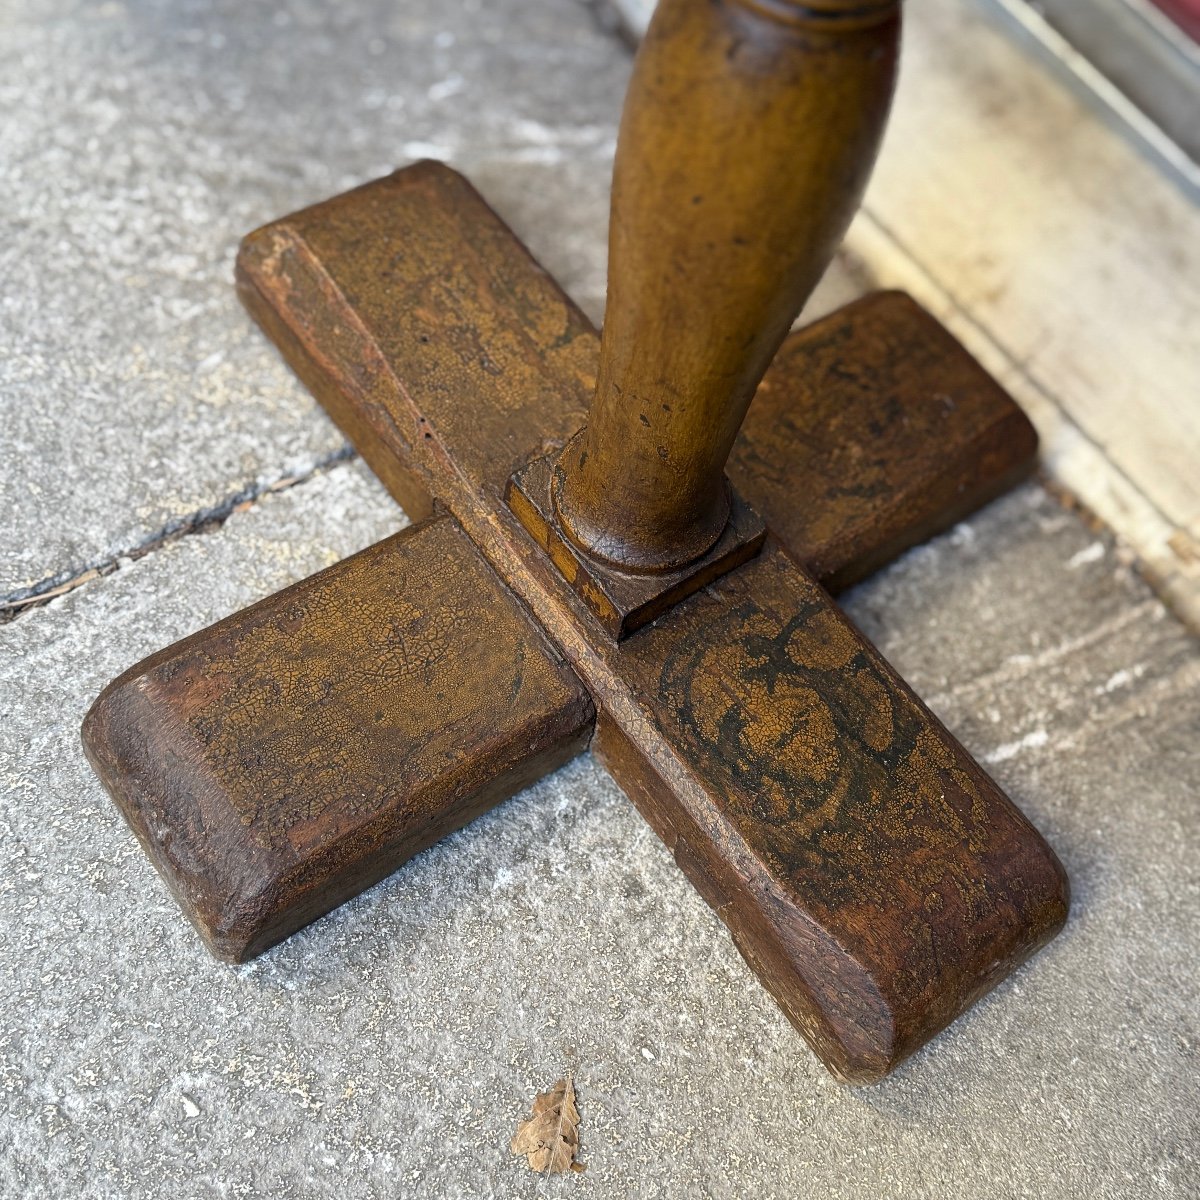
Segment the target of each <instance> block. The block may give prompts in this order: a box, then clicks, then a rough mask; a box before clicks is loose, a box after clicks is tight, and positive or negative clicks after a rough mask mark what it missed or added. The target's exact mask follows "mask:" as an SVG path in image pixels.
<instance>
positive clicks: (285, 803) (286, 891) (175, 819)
mask: <svg viewBox="0 0 1200 1200" xmlns="http://www.w3.org/2000/svg"><path fill="white" fill-rule="evenodd" d="M591 725H592V705H591V701H590V699H589V697H588V694H587V692H586V691H585V690H584V689H583V688H582V687H581V685H580V683H579V681H578V679H577V678H576V677H575V675H574V674H573V673H572V672H571V670H570V669H569V668H568V667H567V666H566V665H564V663H563V662H562V660H561V658H560V657H559V656H558V655H557V654H556V653H555V652H554V650H553V648H552V647H551V646H550V645H549V643H547V641H546V639H545V638H544V636H543V635H542V633H541V631H540V630H539V629H538V628H537V626H536V625H534V624H533V622H532V621H530V620H529V618H528V616H527V615H526V614H525V612H524V610H523V609H522V608H521V606H520V605H519V604H518V603H517V601H516V600H515V599H514V598H513V596H512V595H511V594H510V593H509V592H508V591H507V590H506V589H505V588H504V587H503V585H502V584H501V583H500V581H499V580H498V579H497V578H496V577H495V575H494V574H493V573H492V571H491V570H490V569H489V568H488V566H487V564H486V563H485V562H484V561H483V559H482V558H481V557H480V556H479V554H478V552H477V551H476V550H475V548H474V546H473V545H472V544H471V541H470V539H469V538H467V537H466V536H465V535H464V534H463V532H462V530H461V529H460V528H459V526H458V525H457V523H456V522H455V521H454V520H453V519H452V518H450V517H445V516H443V517H439V518H435V519H433V520H430V521H427V522H425V523H423V524H421V525H418V526H412V527H410V528H408V529H405V530H403V531H402V532H400V533H398V534H396V535H395V536H394V537H391V538H389V539H387V540H386V541H382V542H379V543H377V544H376V545H374V546H371V547H369V548H368V549H366V550H364V551H362V552H361V553H360V554H356V555H354V556H353V557H351V558H348V559H344V560H343V561H342V562H340V563H338V564H337V565H335V566H333V567H330V568H329V569H328V570H326V571H322V572H320V573H319V574H317V575H313V576H311V577H310V578H308V579H305V580H303V581H302V582H300V583H298V584H296V585H294V586H293V587H290V588H287V589H285V590H284V591H282V592H278V593H276V594H275V595H273V596H270V597H268V598H267V599H266V600H263V601H261V602H260V603H259V604H256V605H253V606H252V607H250V608H247V609H244V610H242V611H241V612H239V613H235V614H234V615H233V616H231V617H228V618H226V619H225V620H224V621H220V622H218V623H217V624H216V625H213V626H211V627H210V628H208V629H205V630H202V631H201V632H199V633H196V634H194V635H193V636H192V637H190V638H187V639H185V640H184V641H182V642H179V643H177V644H176V645H174V646H171V647H168V648H167V649H165V650H162V651H159V652H158V653H157V654H154V655H152V656H151V657H150V658H148V659H146V660H145V661H144V662H141V663H139V664H138V665H137V666H135V667H133V668H132V669H131V670H129V671H127V672H126V673H125V674H124V675H122V676H121V677H120V678H118V679H116V680H114V681H113V682H112V683H111V684H109V686H108V687H107V688H105V690H104V691H103V692H102V693H101V695H100V697H99V698H98V699H97V700H96V702H95V704H93V706H92V708H91V710H90V712H89V713H88V716H87V720H86V721H85V724H84V730H83V739H84V747H85V749H86V751H87V754H88V758H89V759H90V761H91V762H92V765H93V766H94V767H95V769H96V771H97V773H98V774H99V776H100V778H101V779H102V780H103V782H104V784H105V786H106V787H107V789H108V790H109V792H110V793H111V794H112V795H113V797H114V798H115V799H116V800H117V802H118V804H119V806H120V808H121V811H122V812H123V814H124V815H125V818H126V819H127V820H128V822H129V824H130V825H131V827H132V828H133V830H134V832H135V833H136V834H137V835H138V838H139V840H140V841H141V843H142V846H143V847H144V849H145V850H146V852H147V854H148V855H149V856H150V858H151V859H152V861H153V862H154V864H155V866H156V867H157V868H158V870H159V871H160V873H161V874H162V875H163V877H164V878H165V880H166V882H167V883H168V885H169V886H170V888H171V890H172V891H173V892H174V894H175V896H176V898H177V899H178V900H179V903H180V905H181V906H182V907H183V909H184V911H185V912H186V913H187V914H188V916H189V917H190V918H191V919H192V921H193V923H194V924H195V925H196V927H197V928H198V929H199V931H200V933H201V935H202V936H203V937H204V939H205V941H206V943H207V944H208V946H209V948H210V949H211V950H212V952H213V953H214V954H216V955H217V956H218V957H221V958H225V959H229V960H231V961H234V962H242V961H244V960H245V959H248V958H252V957H253V956H254V955H256V954H259V953H261V952H262V951H263V950H265V949H267V948H268V947H269V946H271V945H273V944H274V943H275V942H277V941H279V940H280V939H282V938H285V937H287V936H288V935H289V934H290V933H293V932H295V930H297V929H299V928H300V927H302V926H303V925H306V924H308V923H309V922H310V921H313V920H315V919H316V918H317V917H319V916H321V915H322V914H324V913H326V912H328V911H329V910H330V909H332V908H334V907H336V906H337V905H338V904H341V903H342V902H343V901H345V900H347V899H349V898H350V897H351V896H354V895H357V894H358V893H359V892H360V891H362V890H363V889H364V888H367V887H369V886H371V884H373V883H375V882H377V881H378V880H379V879H381V878H383V877H384V876H385V875H387V874H389V873H390V872H391V871H393V870H395V869H396V867H398V866H399V865H400V864H401V863H403V862H405V861H406V860H407V859H409V858H411V857H412V855H414V854H416V853H417V852H418V851H420V850H423V849H425V847H427V846H430V845H432V844H433V843H434V842H436V841H438V840H439V839H440V838H442V837H444V836H445V835H446V834H448V833H450V832H452V831H453V830H455V829H457V828H459V827H460V826H462V825H464V824H466V823H467V822H468V821H470V820H472V819H474V818H475V817H476V816H478V815H479V814H480V813H482V812H484V811H486V810H487V809H488V808H490V807H492V806H493V805H494V804H497V803H499V802H500V801H501V800H504V799H505V798H506V797H508V796H510V795H512V794H513V793H514V792H517V791H519V790H520V789H521V788H523V787H525V786H527V785H528V784H530V783H532V782H533V781H534V780H536V779H539V778H540V777H541V776H542V775H543V774H545V773H546V772H548V771H551V770H553V769H554V768H555V767H557V766H559V765H561V764H562V763H563V762H565V761H567V760H568V759H570V758H572V757H574V756H575V754H577V753H578V752H579V750H581V749H582V748H583V747H584V746H586V744H587V740H588V737H589V736H590V732H591Z"/></svg>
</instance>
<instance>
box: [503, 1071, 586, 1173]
mask: <svg viewBox="0 0 1200 1200" xmlns="http://www.w3.org/2000/svg"><path fill="white" fill-rule="evenodd" d="M578 1150H579V1109H578V1108H576V1107H575V1085H574V1084H573V1083H572V1082H571V1077H570V1075H568V1076H567V1077H566V1078H565V1079H560V1080H559V1081H558V1082H557V1083H556V1084H555V1085H554V1086H553V1087H552V1088H551V1089H550V1090H549V1091H548V1092H542V1094H541V1095H540V1096H538V1098H537V1099H536V1100H535V1101H534V1102H533V1115H532V1116H529V1117H526V1118H525V1120H524V1121H522V1122H521V1123H520V1125H518V1126H517V1134H516V1137H514V1138H513V1140H512V1152H513V1153H514V1154H523V1155H525V1159H526V1161H527V1162H528V1163H529V1167H530V1170H533V1171H541V1172H544V1173H545V1174H547V1175H562V1174H565V1173H566V1172H567V1171H582V1170H584V1169H585V1166H584V1164H583V1163H577V1162H576V1161H575V1155H576V1153H577V1152H578Z"/></svg>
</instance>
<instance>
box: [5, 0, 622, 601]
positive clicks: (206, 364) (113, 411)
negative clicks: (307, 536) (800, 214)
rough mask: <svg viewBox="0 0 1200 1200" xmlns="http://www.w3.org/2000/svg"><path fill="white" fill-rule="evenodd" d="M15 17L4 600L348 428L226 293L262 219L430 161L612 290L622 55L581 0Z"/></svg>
mask: <svg viewBox="0 0 1200 1200" xmlns="http://www.w3.org/2000/svg"><path fill="white" fill-rule="evenodd" d="M0 28H2V29H3V30H4V36H3V38H2V39H0V175H2V176H3V179H4V184H5V200H4V204H3V206H0V346H2V347H3V352H2V353H0V428H3V431H4V446H3V460H2V468H0V512H3V513H4V529H5V536H4V538H3V539H2V540H0V599H3V598H4V597H6V596H11V595H16V594H19V593H21V592H22V591H25V590H27V589H29V588H32V587H35V586H37V585H38V584H39V583H42V582H44V581H46V580H47V579H49V580H51V581H54V580H58V579H61V578H65V577H67V576H68V575H70V574H71V573H73V572H78V571H80V570H82V569H83V568H85V567H87V566H91V565H94V564H96V563H98V562H102V561H104V560H105V559H107V558H109V557H110V556H112V555H114V554H116V553H119V552H120V551H122V550H128V549H130V548H131V547H135V546H137V545H138V544H140V543H141V542H144V541H146V540H148V539H150V538H152V537H154V536H155V535H156V534H157V533H158V531H159V530H160V529H161V527H162V526H164V525H166V524H168V523H171V522H181V521H186V520H187V519H188V518H189V517H191V516H192V515H193V514H195V513H197V512H203V511H205V510H207V509H210V508H215V507H219V506H220V505H221V504H222V503H223V502H224V501H225V500H226V499H227V496H228V494H229V492H230V490H231V485H232V489H233V490H246V491H252V490H253V489H254V488H255V487H260V486H262V484H264V483H266V482H269V481H271V480H273V479H276V478H279V477H282V476H287V475H293V474H296V473H303V472H304V471H305V470H307V469H309V468H310V467H311V466H312V465H313V464H314V463H317V462H319V461H321V460H322V459H323V458H324V457H325V456H327V455H329V454H330V452H331V451H333V450H335V449H336V448H337V447H338V446H340V444H341V439H340V437H339V436H338V434H337V433H336V431H335V430H334V429H333V428H332V427H331V426H330V425H328V424H327V423H325V422H323V421H319V420H314V419H313V415H314V406H313V404H312V401H311V400H310V399H309V398H308V397H307V395H306V394H305V392H304V390H303V389H302V388H300V387H299V386H298V385H297V384H296V383H295V382H294V381H293V380H292V378H291V376H290V375H289V374H288V372H287V371H286V369H285V368H284V367H283V365H282V364H281V363H280V362H279V361H278V359H277V357H276V356H275V355H274V354H272V353H270V352H264V346H263V342H262V338H261V336H260V335H259V334H258V332H257V330H255V329H254V328H253V327H252V326H251V323H250V321H249V320H248V318H246V317H245V316H244V315H243V313H242V312H241V310H240V307H239V305H238V303H237V300H236V298H235V296H234V292H233V288H232V286H231V280H232V269H233V256H234V253H235V250H236V247H237V242H238V239H239V238H240V237H241V235H242V234H243V233H245V232H247V231H248V230H250V229H252V228H254V227H255V226H256V225H259V224H262V223H263V222H265V221H267V220H270V219H273V218H275V217H277V216H280V215H282V214H283V213H286V212H290V211H292V210H293V209H295V208H298V207H300V206H301V205H304V204H308V203H312V202H314V201H316V200H320V199H323V198H324V197H326V196H328V195H330V194H331V193H334V192H337V191H341V190H343V189H345V188H347V187H350V186H353V185H355V184H357V183H361V182H363V181H364V180H367V179H370V178H373V177H375V176H378V175H381V174H384V173H386V172H388V171H390V170H392V169H393V168H394V167H396V166H399V165H403V164H404V163H406V162H408V161H411V160H413V159H415V158H419V157H424V156H429V155H434V156H437V157H440V158H445V159H448V160H449V161H451V162H454V163H455V164H457V165H460V166H469V167H470V168H471V169H472V172H473V174H474V175H475V176H476V177H477V178H478V181H479V184H480V186H481V187H483V188H485V190H486V192H487V194H488V195H489V196H491V197H493V198H494V200H495V202H496V203H497V205H498V206H499V207H500V208H502V209H504V210H505V211H506V213H508V214H510V215H512V216H513V219H514V220H517V221H518V223H519V224H521V225H522V227H523V230H524V232H526V233H528V234H529V235H530V237H531V240H532V241H533V242H534V243H535V244H536V247H537V249H538V250H539V252H542V253H544V254H545V257H546V258H547V260H548V265H550V266H552V268H553V269H554V270H556V271H557V272H559V273H560V274H561V276H562V277H563V280H564V282H565V283H567V284H568V285H570V286H571V287H572V288H573V290H574V291H575V292H577V293H578V294H579V295H580V296H581V298H582V299H583V300H585V301H587V302H588V303H589V304H590V305H591V308H592V311H593V312H596V311H597V309H598V302H602V299H603V293H604V275H603V253H602V241H599V242H598V241H597V239H595V238H594V236H592V237H589V239H588V241H587V245H588V247H589V249H588V251H587V252H584V251H583V250H582V249H581V241H580V237H581V233H587V234H589V235H594V225H595V224H596V222H599V224H600V230H601V235H602V233H603V222H604V216H605V209H606V205H607V188H608V173H609V164H610V161H611V155H612V148H613V144H614V137H615V129H616V121H617V117H618V115H619V112H620V104H621V98H622V94H623V91H624V81H625V77H626V74H627V72H628V56H627V54H626V53H625V51H624V50H623V48H622V47H621V46H619V45H618V44H617V43H616V41H615V40H614V39H613V37H612V36H611V35H609V34H607V33H605V32H604V30H603V29H602V28H601V27H600V25H599V24H598V22H597V18H596V17H595V16H594V15H593V13H592V11H591V10H590V9H589V8H588V7H587V6H586V5H585V4H582V3H571V2H564V0H501V2H489V3H483V2H482V0H462V2H459V0H455V3H447V4H437V3H429V2H427V0H356V2H354V3H341V4H327V3H315V2H313V3H310V2H308V0H299V2H296V3H291V4H287V5H273V4H271V5H268V4H254V3H245V2H244V0H124V2H123V0H105V2H103V3H98V2H94V0H0ZM527 197H528V198H529V202H528V203H526V198H527ZM543 214H545V215H546V217H547V222H546V223H545V224H543V223H542V221H541V217H542V216H543ZM551 214H553V219H554V223H555V224H557V225H558V226H559V227H560V228H562V230H563V231H562V232H561V233H557V234H556V235H555V236H554V237H553V238H549V239H548V238H546V237H545V236H539V231H540V230H541V229H545V230H547V231H550V230H552V229H553V226H552V225H551V224H550V222H549V217H550V215H551ZM518 218H520V220H518ZM597 245H598V246H599V248H600V250H601V253H600V254H599V255H597V254H596V246H597ZM597 265H598V266H599V272H597V270H596V268H597Z"/></svg>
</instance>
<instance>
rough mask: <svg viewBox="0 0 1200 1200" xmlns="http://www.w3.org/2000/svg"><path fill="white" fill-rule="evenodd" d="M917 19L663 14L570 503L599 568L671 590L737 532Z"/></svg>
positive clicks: (854, 5) (564, 502)
mask: <svg viewBox="0 0 1200 1200" xmlns="http://www.w3.org/2000/svg"><path fill="white" fill-rule="evenodd" d="M899 28H900V17H899V4H898V0H885V2H880V0H857V2H853V0H850V2H847V0H811V2H810V3H806V4H798V3H791V2H790V0H662V2H661V3H660V4H659V6H658V9H657V11H656V13H655V15H654V19H653V20H652V21H651V24H650V29H649V31H648V33H647V35H646V38H645V40H644V42H643V43H642V46H641V49H640V50H639V52H638V55H637V60H636V62H635V65H634V70H633V78H632V80H631V82H630V86H629V93H628V97H627V99H626V102H625V110H624V114H623V116H622V119H621V129H620V136H619V138H618V142H617V154H616V164H615V167H614V172H613V194H612V217H611V228H610V233H609V267H608V279H609V284H608V305H607V309H606V312H605V318H604V329H603V334H602V341H601V352H600V369H599V375H598V380H597V386H596V393H595V397H594V399H593V401H592V405H591V412H590V416H589V418H588V423H587V425H586V427H585V428H584V429H583V430H581V431H580V433H579V434H578V435H577V436H576V437H575V438H573V439H572V440H571V442H570V443H568V445H567V446H566V448H565V449H564V451H563V454H562V456H561V458H560V460H559V464H558V469H557V470H556V472H555V486H554V504H555V509H556V512H557V515H558V519H559V522H560V524H561V525H562V527H563V529H564V531H565V532H566V533H567V535H568V536H569V537H570V538H571V540H572V541H573V542H574V543H575V544H576V546H577V547H578V548H580V549H581V550H583V551H584V552H585V553H586V554H588V555H591V556H593V557H595V558H598V559H600V560H602V561H604V562H607V563H609V564H612V565H614V566H616V567H619V568H620V569H622V570H624V571H632V572H639V573H641V572H646V573H656V572H663V571H669V570H672V569H675V568H678V567H680V566H682V565H684V564H686V563H689V562H691V561H693V560H694V559H697V558H699V557H700V556H701V555H703V554H705V553H706V552H707V551H708V550H709V549H710V547H712V546H713V544H714V543H715V542H716V541H717V539H718V538H719V537H720V535H721V533H722V530H723V529H724V527H725V524H726V521H727V519H728V516H729V492H728V485H727V484H726V481H725V475H724V469H725V461H726V459H727V458H728V456H729V452H730V449H731V448H732V446H733V442H734V438H735V437H736V435H737V432H738V428H739V426H740V425H741V423H742V420H743V418H744V417H745V415H746V409H747V407H748V406H749V403H750V400H751V398H752V397H753V395H754V391H755V388H756V387H757V386H758V383H759V381H760V380H761V378H762V376H763V374H764V372H765V371H766V369H767V366H768V364H769V363H770V362H771V359H772V358H773V357H774V355H775V352H776V351H777V350H778V349H779V346H780V344H781V342H782V341H783V339H784V337H785V336H786V334H787V332H788V329H789V327H790V326H791V324H792V322H793V321H794V320H795V318H796V316H797V314H798V313H799V311H800V309H801V307H802V306H803V304H804V301H805V299H806V298H807V297H808V295H809V293H810V292H811V291H812V289H813V287H814V286H815V284H816V283H817V281H818V280H819V279H820V277H821V275H822V273H823V272H824V270H825V267H826V266H827V265H828V263H829V260H830V258H831V257H832V255H833V252H834V250H835V249H836V247H837V245H838V243H839V241H840V240H841V238H842V235H843V234H844V233H845V230H846V227H847V225H848V224H849V222H850V219H851V217H852V216H853V214H854V212H855V209H856V208H857V207H858V204H859V201H860V199H861V195H862V191H863V188H864V187H865V184H866V180H867V177H868V175H869V173H870V170H871V167H872V165H873V163H874V160H875V155H876V151H877V148H878V144H879V139H880V135H881V133H882V131H883V126H884V122H885V120H886V117H887V112H888V107H889V104H890V102H891V96H892V88H893V84H894V81H895V73H896V60H897V51H898V41H899Z"/></svg>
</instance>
